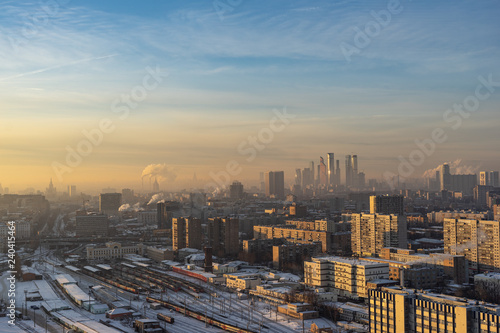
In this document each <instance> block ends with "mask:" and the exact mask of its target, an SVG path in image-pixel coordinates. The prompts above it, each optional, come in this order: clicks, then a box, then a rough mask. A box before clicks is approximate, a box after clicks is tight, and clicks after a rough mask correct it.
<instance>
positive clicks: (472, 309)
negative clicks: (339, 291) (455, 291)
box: [369, 288, 500, 333]
mask: <svg viewBox="0 0 500 333" xmlns="http://www.w3.org/2000/svg"><path fill="white" fill-rule="evenodd" d="M369 310H370V311H369V318H370V332H371V333H400V332H405V333H406V332H407V333H414V332H415V333H424V332H429V333H430V332H447V333H486V332H488V333H490V332H491V333H492V332H497V333H498V332H500V324H499V323H500V306H498V305H492V304H479V303H478V302H477V301H475V300H468V299H466V298H458V297H453V296H449V295H442V294H433V293H426V292H417V291H415V290H413V289H402V290H401V289H397V288H382V289H381V290H370V291H369Z"/></svg>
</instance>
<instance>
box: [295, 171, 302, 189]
mask: <svg viewBox="0 0 500 333" xmlns="http://www.w3.org/2000/svg"><path fill="white" fill-rule="evenodd" d="M300 184H302V171H301V170H300V169H295V185H300Z"/></svg>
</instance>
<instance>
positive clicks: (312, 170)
mask: <svg viewBox="0 0 500 333" xmlns="http://www.w3.org/2000/svg"><path fill="white" fill-rule="evenodd" d="M309 169H311V183H312V184H313V185H314V161H311V162H310V167H309Z"/></svg>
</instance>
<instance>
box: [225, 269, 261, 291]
mask: <svg viewBox="0 0 500 333" xmlns="http://www.w3.org/2000/svg"><path fill="white" fill-rule="evenodd" d="M224 277H225V278H226V286H227V287H228V288H233V289H240V290H248V289H255V288H256V287H257V286H258V285H260V284H261V279H260V274H256V273H233V274H224Z"/></svg>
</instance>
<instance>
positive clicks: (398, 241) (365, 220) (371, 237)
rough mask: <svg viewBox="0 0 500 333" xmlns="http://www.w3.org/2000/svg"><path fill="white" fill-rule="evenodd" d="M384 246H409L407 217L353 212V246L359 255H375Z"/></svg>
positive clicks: (353, 250)
mask: <svg viewBox="0 0 500 333" xmlns="http://www.w3.org/2000/svg"><path fill="white" fill-rule="evenodd" d="M384 247H400V248H406V247H407V236H406V217H405V216H402V215H394V214H391V215H379V214H352V215H351V248H352V252H353V253H356V254H359V255H368V256H370V255H375V254H378V253H380V252H381V250H382V249H383V248H384Z"/></svg>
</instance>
